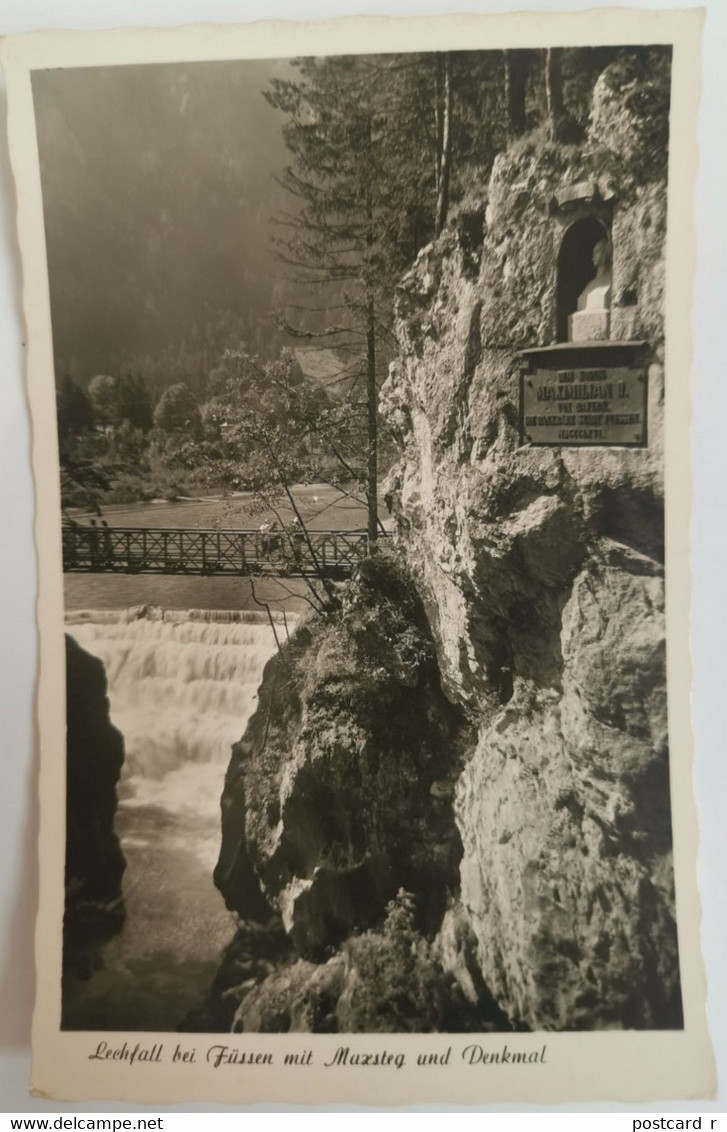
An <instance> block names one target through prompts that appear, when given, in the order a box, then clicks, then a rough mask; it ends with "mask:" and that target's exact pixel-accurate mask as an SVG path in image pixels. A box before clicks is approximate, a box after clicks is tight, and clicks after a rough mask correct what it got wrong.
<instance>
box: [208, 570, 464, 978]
mask: <svg viewBox="0 0 727 1132" xmlns="http://www.w3.org/2000/svg"><path fill="white" fill-rule="evenodd" d="M471 741H472V736H471V730H470V728H469V725H468V723H467V720H466V717H465V716H464V714H463V712H462V711H461V710H460V709H459V708H457V707H456V706H453V705H452V704H451V703H450V702H449V701H448V700H447V699H446V697H445V696H444V695H443V693H442V691H441V688H440V683H439V673H438V668H437V663H436V658H435V656H434V651H433V647H432V641H431V637H430V635H429V631H428V627H427V624H426V620H425V618H424V614H423V610H422V608H421V604H420V603H419V602H418V599H417V598H416V596H415V595H414V594H413V593H412V591H411V590H410V589H409V588H408V587H407V584H406V582H405V580H404V579H403V578H402V577H401V576H400V573H399V570H398V568H397V567H396V565H395V564H394V563H393V562H391V561H389V560H382V561H381V562H379V563H375V562H369V563H366V564H364V566H363V568H362V571H361V576H360V578H359V579H358V581H357V583H356V584H355V585H354V586H352V587H351V588H350V589H349V591H348V594H347V597H346V600H345V605H344V609H343V611H342V614H341V615H340V616H339V617H337V618H336V620H335V621H334V622H326V621H323V620H312V621H310V622H309V623H308V624H307V625H304V626H302V627H300V628H299V629H298V630H297V631H296V633H295V634H294V636H293V637H292V639H291V641H290V644H289V645H288V646H287V647H286V648H285V650H284V652H283V653H282V654H281V655H278V656H275V657H274V658H273V659H272V660H271V661H269V662H268V665H267V667H266V669H265V674H264V679H263V684H262V687H261V689H260V696H259V707H258V709H257V711H256V713H255V715H254V716H253V718H252V720H251V721H250V724H249V726H248V728H247V731H246V733H245V735H244V737H243V739H242V740H241V741H240V743H239V744H237V745H236V746H235V748H234V750H233V756H232V761H231V763H230V766H229V769H228V772H227V778H226V783H225V792H224V795H223V799H222V848H221V853H220V860H219V863H218V865H217V869H216V873H215V879H216V882H217V885H218V887H219V888H220V890H221V891H222V893H223V895H224V897H225V899H226V901H227V903H228V906H229V907H230V908H232V909H234V910H235V911H236V912H238V913H239V915H240V916H241V917H243V918H245V919H247V920H253V921H259V922H264V921H265V920H267V919H269V917H270V916H271V915H273V914H279V915H280V916H281V917H282V920H283V923H284V925H285V927H286V929H287V931H288V933H289V935H290V937H291V939H292V942H293V944H294V946H295V948H296V951H297V953H298V954H299V955H300V956H301V957H302V958H305V959H309V960H321V959H323V958H325V957H326V956H327V955H330V953H331V951H332V950H333V949H335V948H336V947H337V946H338V945H339V944H340V943H341V942H342V941H343V940H344V939H346V937H347V936H348V935H350V933H351V932H352V931H353V930H354V929H364V928H367V927H369V926H371V925H373V924H376V923H378V922H380V921H381V919H382V918H383V913H384V908H385V906H386V904H387V901H389V900H390V899H391V898H392V897H393V896H394V895H395V894H396V892H397V890H398V889H399V888H400V887H404V888H405V889H408V890H412V891H415V892H418V893H421V899H420V901H419V903H418V912H419V916H420V922H421V924H422V926H424V927H426V928H427V929H429V930H431V929H432V928H433V927H436V926H437V925H438V924H439V923H440V922H441V919H442V916H443V914H444V911H445V908H446V904H447V897H448V893H449V892H451V891H453V890H455V889H457V888H458V886H459V861H460V857H461V854H462V845H461V841H460V836H459V833H458V832H457V828H456V826H455V823H454V817H453V797H454V787H455V783H456V780H457V778H458V775H459V772H460V769H461V766H462V758H463V753H464V751H465V750H466V749H467V747H468V746H469V745H470V744H471Z"/></svg>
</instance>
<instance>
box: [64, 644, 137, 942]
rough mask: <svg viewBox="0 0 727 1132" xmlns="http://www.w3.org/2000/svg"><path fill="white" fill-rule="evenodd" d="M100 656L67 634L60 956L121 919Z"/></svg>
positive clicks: (113, 745) (110, 737) (112, 747)
mask: <svg viewBox="0 0 727 1132" xmlns="http://www.w3.org/2000/svg"><path fill="white" fill-rule="evenodd" d="M106 691H107V687H106V672H105V670H104V666H103V664H102V663H101V661H100V660H99V659H98V658H97V657H95V656H91V654H90V653H88V652H86V650H85V649H82V648H81V646H80V645H79V644H78V643H77V642H76V641H75V640H74V638H73V637H71V636H69V635H68V634H66V725H67V731H66V900H65V917H64V924H63V933H64V961H65V962H66V963H67V964H68V963H71V964H73V963H76V962H77V961H78V959H79V952H80V951H82V949H83V948H84V946H85V945H86V944H89V943H92V942H93V941H95V940H98V939H101V938H103V937H104V936H107V935H109V934H111V933H113V932H115V931H118V929H119V928H120V927H121V926H122V925H123V922H124V906H123V902H122V898H121V879H122V876H123V873H124V868H125V864H126V862H125V860H124V855H123V853H122V851H121V845H120V843H119V839H118V837H117V835H116V832H115V829H114V818H115V816H116V808H117V798H116V785H117V783H118V780H119V774H120V773H121V767H122V764H123V761H124V741H123V738H122V736H121V733H120V732H119V731H118V730H117V729H116V728H115V727H114V726H113V724H112V723H111V720H110V718H109V705H108V698H107V695H106Z"/></svg>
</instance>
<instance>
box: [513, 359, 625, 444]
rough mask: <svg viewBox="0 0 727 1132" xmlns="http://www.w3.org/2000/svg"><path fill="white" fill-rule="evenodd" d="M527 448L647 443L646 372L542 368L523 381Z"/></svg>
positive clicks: (612, 367) (522, 408)
mask: <svg viewBox="0 0 727 1132" xmlns="http://www.w3.org/2000/svg"><path fill="white" fill-rule="evenodd" d="M521 411H522V426H523V441H524V442H525V443H526V444H558V445H573V444H576V445H596V446H598V445H608V444H618V445H620V446H622V447H623V446H624V445H628V446H630V447H634V446H637V445H643V444H645V443H646V371H645V370H643V369H630V368H626V367H621V366H619V367H616V366H610V367H608V368H600V369H537V370H535V372H534V373H530V374H526V375H525V376H524V377H523V383H522V400H521Z"/></svg>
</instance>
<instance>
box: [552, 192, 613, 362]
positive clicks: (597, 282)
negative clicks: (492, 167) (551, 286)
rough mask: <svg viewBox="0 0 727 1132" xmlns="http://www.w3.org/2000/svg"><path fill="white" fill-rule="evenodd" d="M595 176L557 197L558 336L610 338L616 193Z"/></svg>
mask: <svg viewBox="0 0 727 1132" xmlns="http://www.w3.org/2000/svg"><path fill="white" fill-rule="evenodd" d="M607 195H608V198H609V199H604V197H603V196H602V195H601V193H600V191H599V189H598V187H597V186H596V185H595V184H594V183H592V182H590V181H586V182H582V183H580V184H577V185H568V186H566V187H564V188H563V189H561V190H560V192H558V193H557V194H556V196H555V198H554V200H553V202H552V203H553V210H552V213H553V219H554V221H555V225H554V238H555V241H556V247H557V257H556V327H555V337H556V341H558V342H580V343H583V342H605V341H608V339H609V338H610V315H611V299H612V288H611V275H612V264H613V258H614V252H613V247H612V239H611V231H612V221H613V196H612V195H610V194H607Z"/></svg>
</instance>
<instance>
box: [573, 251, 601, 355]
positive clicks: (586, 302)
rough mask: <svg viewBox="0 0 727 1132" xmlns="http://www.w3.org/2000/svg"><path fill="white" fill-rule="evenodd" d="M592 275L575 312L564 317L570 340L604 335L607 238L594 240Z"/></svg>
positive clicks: (597, 338)
mask: <svg viewBox="0 0 727 1132" xmlns="http://www.w3.org/2000/svg"><path fill="white" fill-rule="evenodd" d="M592 259H593V265H594V267H595V268H596V274H595V276H594V277H593V279H591V280H590V282H589V283H587V284H586V286H585V287H584V288H583V290H582V291H581V293H580V295H579V296H578V304H577V309H576V310H575V312H574V313H573V314H572V315H571V316H570V317H569V319H568V337H569V339H570V341H571V342H588V341H600V340H602V339H604V338H608V332H609V308H610V306H611V247H610V245H609V242H608V240H607V239H603V240H598V242H597V243H596V244H595V245H594V248H593V253H592Z"/></svg>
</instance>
